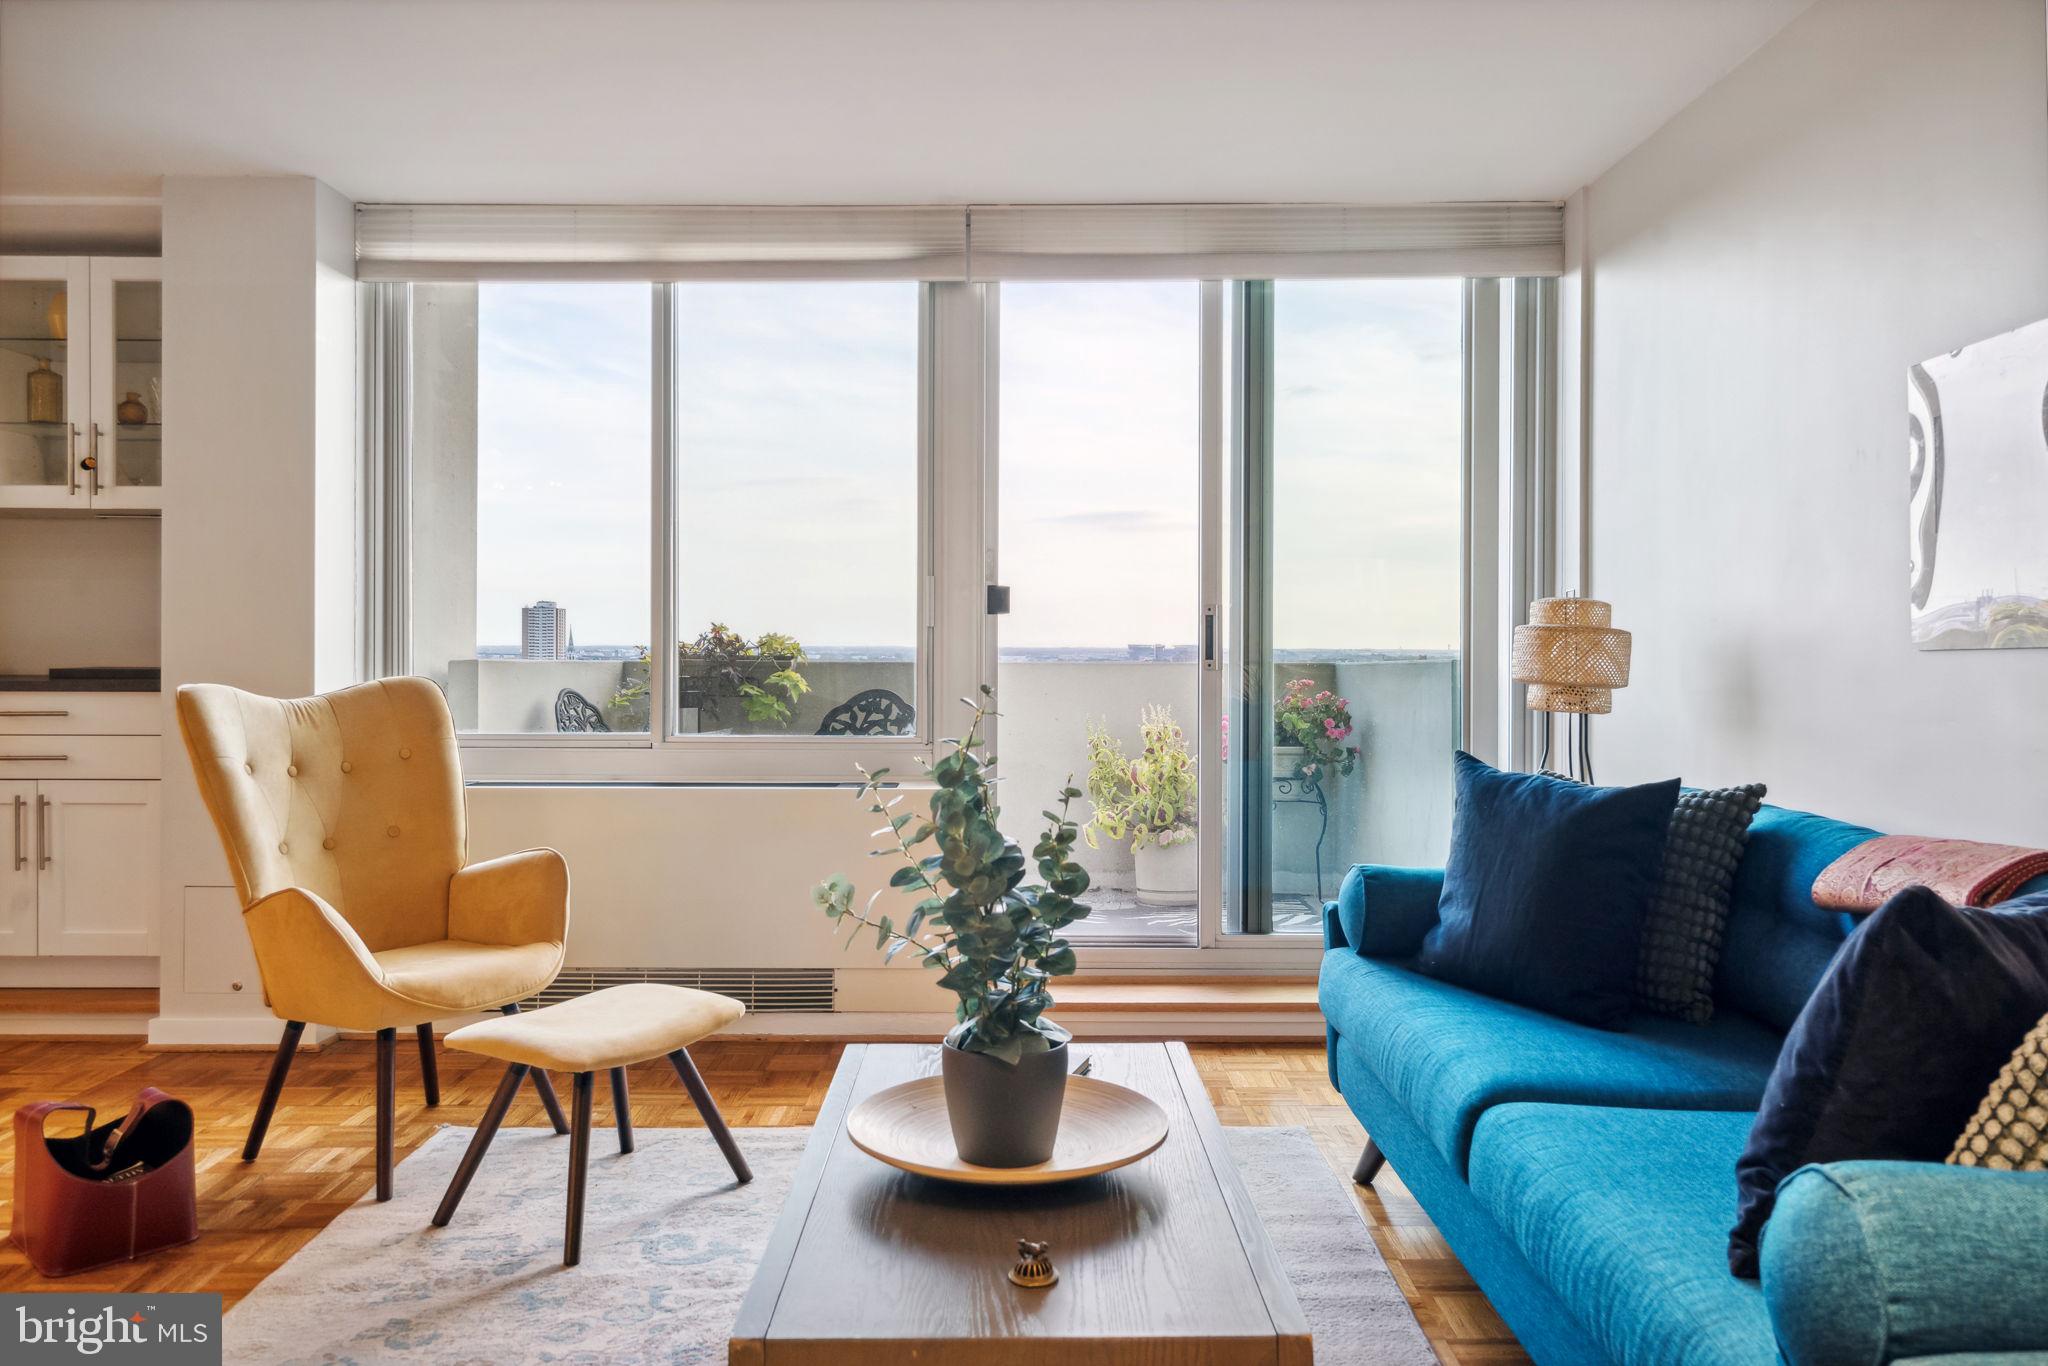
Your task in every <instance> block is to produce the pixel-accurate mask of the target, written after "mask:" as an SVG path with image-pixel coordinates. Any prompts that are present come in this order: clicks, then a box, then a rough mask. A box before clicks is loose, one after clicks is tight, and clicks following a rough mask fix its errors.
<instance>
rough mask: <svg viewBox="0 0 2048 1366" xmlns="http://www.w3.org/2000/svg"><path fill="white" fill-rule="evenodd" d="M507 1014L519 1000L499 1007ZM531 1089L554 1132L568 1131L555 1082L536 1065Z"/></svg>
mask: <svg viewBox="0 0 2048 1366" xmlns="http://www.w3.org/2000/svg"><path fill="white" fill-rule="evenodd" d="M501 1009H502V1010H503V1011H504V1012H505V1013H506V1014H507V1015H517V1014H518V1013H519V1002H517V1001H514V1002H512V1003H511V1004H509V1005H506V1006H503V1007H501ZM533 1089H534V1091H535V1092H537V1093H538V1094H539V1096H540V1108H541V1109H543V1110H545V1111H547V1112H548V1123H550V1124H552V1125H554V1126H555V1132H556V1133H558V1134H566V1133H568V1132H569V1121H568V1120H566V1119H564V1118H563V1117H562V1102H561V1101H560V1100H558V1099H556V1097H555V1084H554V1083H553V1082H551V1081H549V1080H548V1074H547V1073H545V1072H543V1071H541V1070H540V1069H539V1068H538V1067H536V1068H534V1069H533Z"/></svg>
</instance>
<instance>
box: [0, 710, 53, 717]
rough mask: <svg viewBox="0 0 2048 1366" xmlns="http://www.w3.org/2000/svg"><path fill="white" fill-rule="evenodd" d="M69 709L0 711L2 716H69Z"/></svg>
mask: <svg viewBox="0 0 2048 1366" xmlns="http://www.w3.org/2000/svg"><path fill="white" fill-rule="evenodd" d="M69 715H71V713H70V712H68V711H0V716H69Z"/></svg>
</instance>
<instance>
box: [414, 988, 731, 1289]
mask: <svg viewBox="0 0 2048 1366" xmlns="http://www.w3.org/2000/svg"><path fill="white" fill-rule="evenodd" d="M746 1013H747V1008H746V1007H745V1006H743V1005H741V1004H740V1003H739V1002H738V1001H735V1000H733V999H732V998H730V997H727V996H716V995H713V994H712V993H711V992H708V991H692V990H691V989H690V988H688V987H672V986H666V985H663V984H662V983H659V982H634V983H631V984H630V985H627V986H622V987H607V988H605V989H604V990H603V991H593V992H591V993H590V994H589V995H588V996H577V997H572V998H571V999H569V1000H567V1001H563V1002H561V1003H560V1004H559V1005H551V1006H543V1007H542V1008H541V1009H539V1010H533V1011H528V1012H527V1013H525V1014H523V1015H505V1016H501V1017H499V1018H498V1019H495V1020H485V1021H483V1022H482V1023H480V1024H473V1025H465V1026H464V1027H463V1028H461V1029H458V1030H456V1031H455V1032H454V1033H453V1034H450V1035H449V1036H448V1037H447V1038H446V1039H444V1040H443V1041H442V1042H443V1043H445V1044H446V1045H447V1046H448V1047H450V1048H455V1049H460V1050H461V1051H463V1052H465V1053H481V1054H482V1055H483V1056H485V1057H487V1058H502V1059H503V1060H504V1061H505V1062H506V1063H507V1064H509V1066H507V1067H506V1069H505V1079H504V1080H503V1081H501V1082H499V1083H498V1091H497V1094H496V1095H494V1096H492V1097H491V1104H490V1108H488V1109H486V1110H485V1111H484V1118H483V1122H482V1123H481V1124H479V1125H477V1127H476V1136H475V1137H474V1138H472V1139H470V1141H469V1150H468V1151H467V1152H465V1153H464V1154H463V1155H462V1164H461V1165H460V1166H458V1167H457V1168H456V1169H455V1177H454V1179H453V1180H451V1181H450V1182H449V1183H448V1193H447V1194H446V1195H444V1196H442V1197H441V1207H440V1208H439V1209H437V1210H435V1211H434V1226H435V1227H436V1228H441V1227H445V1226H446V1225H447V1223H448V1221H449V1220H450V1219H453V1218H454V1217H455V1207H456V1206H457V1205H459V1204H461V1203H462V1193H463V1192H464V1191H465V1190H467V1189H469V1182H470V1178H472V1177H474V1176H475V1175H476V1169H477V1167H478V1166H479V1165H481V1164H482V1162H483V1160H484V1154H485V1153H486V1152H488V1151H489V1150H490V1146H491V1139H492V1138H493V1137H494V1136H496V1134H497V1132H498V1126H499V1125H500V1124H502V1123H503V1122H504V1120H505V1111H506V1110H508V1109H510V1108H511V1106H512V1098H513V1097H514V1096H516V1095H518V1094H519V1083H520V1082H521V1081H523V1080H525V1078H526V1073H527V1071H528V1069H530V1068H540V1069H542V1070H552V1071H557V1072H573V1073H575V1075H576V1099H575V1105H574V1113H573V1116H572V1118H571V1120H570V1124H569V1219H568V1229H567V1231H566V1233H565V1234H564V1237H563V1246H562V1264H563V1265H564V1266H574V1265H576V1263H577V1262H579V1261H581V1260H582V1258H583V1188H584V1184H585V1181H586V1179H587V1177H588V1175H589V1171H590V1102H591V1091H592V1089H593V1083H594V1081H595V1078H596V1075H597V1073H599V1072H607V1071H608V1072H610V1073H611V1074H612V1115H613V1118H614V1119H615V1120H616V1122H617V1124H618V1128H619V1151H620V1152H622V1153H630V1152H632V1151H633V1116H632V1113H631V1111H630V1109H629V1106H628V1100H627V1096H626V1069H627V1068H628V1067H630V1066H632V1065H633V1064H634V1063H636V1062H646V1061H647V1060H648V1059H649V1058H660V1057H666V1058H667V1059H668V1060H669V1064H670V1065H671V1066H672V1067H674V1068H675V1069H676V1075H677V1076H678V1077H681V1078H682V1081H683V1086H684V1087H685V1088H686V1089H687V1090H688V1091H689V1093H690V1099H691V1100H692V1101H694V1102H696V1105H697V1113H698V1114H700V1115H702V1116H704V1123H705V1125H706V1126H707V1127H708V1128H709V1129H710V1130H711V1136H712V1137H713V1138H715V1139H717V1140H718V1147H719V1150H720V1151H721V1152H723V1153H724V1154H725V1160H726V1161H727V1162H728V1163H730V1164H731V1165H732V1174H733V1175H734V1176H735V1177H737V1178H738V1179H739V1180H740V1181H741V1182H742V1183H745V1182H748V1181H751V1180H753V1179H754V1174H753V1172H751V1171H749V1170H748V1168H747V1159H746V1158H744V1157H742V1156H740V1146H739V1144H738V1143H735V1142H734V1141H733V1136H732V1130H730V1129H728V1128H726V1127H725V1119H724V1118H723V1117H722V1116H721V1115H720V1114H719V1113H718V1106H717V1105H716V1104H715V1103H714V1102H713V1101H712V1099H711V1092H710V1091H708V1090H706V1089H705V1086H704V1078H703V1077H701V1076H699V1075H698V1074H697V1065H696V1064H695V1063H693V1062H691V1061H690V1052H689V1046H690V1045H691V1044H693V1043H695V1042H697V1040H699V1039H702V1038H704V1037H706V1036H708V1035H711V1034H716V1033H717V1032H718V1031H719V1030H721V1029H724V1028H725V1027H726V1026H727V1025H729V1024H731V1023H732V1022H733V1021H734V1020H737V1019H738V1018H739V1017H740V1016H742V1015H744V1014H746Z"/></svg>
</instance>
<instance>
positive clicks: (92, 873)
mask: <svg viewBox="0 0 2048 1366" xmlns="http://www.w3.org/2000/svg"><path fill="white" fill-rule="evenodd" d="M160 790H161V784H159V783H156V782H151V781H136V780H129V781H121V782H97V781H90V780H75V781H66V780H63V779H58V780H55V781H51V782H34V783H24V782H6V783H0V803H4V804H5V816H6V819H7V824H8V827H9V828H8V832H7V834H8V847H7V853H8V860H7V871H6V873H5V874H4V876H0V954H6V955H10V956H14V957H30V956H35V957H43V958H50V957H58V956H93V957H105V956H114V957H122V958H146V957H148V956H150V955H152V954H154V953H155V952H156V923H157V918H158V917H157V913H156V909H157V901H158V898H159V895H160V893H159V890H158V885H157V884H158V878H159V867H158V849H157V842H158V831H159V830H160V829H161V828H162V811H161V809H160V807H159V804H158V793H159V791H160Z"/></svg>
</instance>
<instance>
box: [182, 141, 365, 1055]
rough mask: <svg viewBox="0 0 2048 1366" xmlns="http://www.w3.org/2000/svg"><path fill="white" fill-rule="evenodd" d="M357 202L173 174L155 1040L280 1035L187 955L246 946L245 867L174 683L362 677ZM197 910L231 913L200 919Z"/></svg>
mask: <svg viewBox="0 0 2048 1366" xmlns="http://www.w3.org/2000/svg"><path fill="white" fill-rule="evenodd" d="M348 214H349V209H348V205H347V202H346V201H345V200H342V199H340V198H339V197H338V196H336V195H335V194H334V193H333V191H331V190H329V189H327V188H326V187H325V186H322V185H320V184H319V183H318V182H317V181H313V180H309V179H306V178H304V177H263V178H255V177H249V178H243V177H171V178H169V179H166V180H165V182H164V388H165V390H166V391H168V392H170V393H174V394H176V395H177V410H178V412H177V416H178V421H177V422H176V423H173V424H167V425H166V426H165V428H164V516H163V627H162V629H163V673H164V708H165V712H164V743H165V755H164V794H163V796H164V839H163V849H164V882H165V894H164V905H165V907H166V908H167V909H166V912H165V923H164V927H163V929H164V932H163V936H162V943H163V993H162V1004H161V1007H160V1010H161V1014H160V1015H159V1017H158V1019H157V1020H156V1021H155V1022H154V1023H153V1024H152V1026H151V1031H150V1037H151V1040H152V1041H153V1042H158V1043H181V1042H222V1043H226V1042H259V1041H261V1040H262V1039H264V1038H265V1037H270V1038H275V1037H276V1032H277V1026H276V1024H275V1022H274V1021H273V1020H272V1019H271V1017H270V1014H269V1012H268V1010H267V1009H265V1008H264V1006H263V1003H262V1000H261V994H260V992H258V991H256V990H255V989H254V987H255V983H254V980H253V975H251V976H250V977H249V978H247V979H246V989H245V990H244V991H242V992H239V993H237V992H232V991H227V990H194V989H190V988H191V986H192V985H193V984H201V985H212V984H213V982H212V977H213V974H211V973H210V972H208V971H206V969H207V967H208V965H207V964H205V963H200V962H194V963H188V962H187V952H186V949H187V943H188V939H189V940H190V941H191V942H193V943H194V944H207V945H214V946H220V945H225V946H228V947H229V948H230V949H235V950H241V951H246V945H247V941H246V938H237V937H236V935H235V934H234V933H232V931H233V930H235V929H238V928H239V927H238V926H237V925H234V924H233V923H232V921H233V920H234V919H238V918H239V907H238V906H237V905H236V904H235V900H234V898H233V896H232V895H231V894H230V895H227V896H222V895H220V894H219V892H218V889H220V888H225V887H228V886H230V885H231V882H230V878H229V876H228V870H227V864H226V860H225V859H224V857H223V856H222V854H221V851H220V842H219V840H218V838H217V837H216V836H215V834H214V830H213V826H212V823H211V821H210V820H209V819H208V818H207V815H206V811H205V808H204V807H203V806H202V805H201V803H200V800H199V793H198V789H197V788H196V787H195V786H194V784H193V781H192V775H191V766H190V764H189V763H188V762H187V761H186V758H185V753H184V747H183V745H182V743H181V742H180V740H179V738H178V729H177V719H176V715H175V712H174V710H173V704H172V698H173V695H174V692H175V690H176V688H177V686H178V685H179V684H181V683H193V682H214V683H230V684H233V685H234V686H236V687H240V688H247V689H249V690H250V691H251V692H259V693H267V694H269V695H271V696H274V697H302V696H304V695H306V694H308V693H311V692H314V691H316V690H317V689H319V688H321V687H323V686H333V685H335V684H338V683H343V682H346V681H348V676H349V672H350V669H349V665H350V652H351V651H352V649H353V646H352V643H351V642H352V640H353V634H352V633H353V624H352V623H353V620H354V610H355V603H354V587H353V574H354V569H353V565H354V549H353V535H354V533H353V527H352V523H351V519H352V518H353V509H354V493H353V490H354V475H353V473H351V472H349V470H352V462H353V459H354V456H353V445H354V436H353V432H354V428H353V422H354V418H353V410H354V391H355V385H354V356H355V330H354V323H353V309H354V293H353V289H352V288H351V287H348V286H347V284H346V282H345V280H344V279H342V278H341V271H342V268H343V263H342V259H341V257H340V256H339V254H338V253H339V252H340V249H341V243H342V242H343V241H345V240H346V238H345V237H342V238H337V233H345V232H346V228H347V220H348ZM337 348H339V350H337ZM344 463H347V465H348V468H347V469H344V468H341V466H342V465H343V464H344ZM209 889H212V890H209ZM194 908H197V909H194ZM188 914H195V915H197V914H204V915H207V916H212V917H216V918H221V917H225V918H229V921H230V923H229V924H227V925H225V926H222V925H216V924H213V923H211V922H210V921H209V922H208V923H206V924H202V925H196V926H191V927H188V925H187V923H186V917H187V915H188ZM220 985H225V984H224V983H223V984H220Z"/></svg>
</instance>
